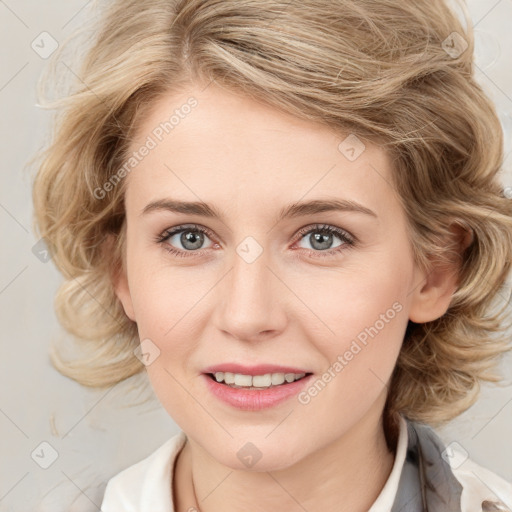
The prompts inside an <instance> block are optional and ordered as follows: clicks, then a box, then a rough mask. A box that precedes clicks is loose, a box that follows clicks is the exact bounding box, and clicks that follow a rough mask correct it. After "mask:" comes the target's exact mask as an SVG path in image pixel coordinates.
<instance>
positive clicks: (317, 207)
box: [141, 199, 377, 222]
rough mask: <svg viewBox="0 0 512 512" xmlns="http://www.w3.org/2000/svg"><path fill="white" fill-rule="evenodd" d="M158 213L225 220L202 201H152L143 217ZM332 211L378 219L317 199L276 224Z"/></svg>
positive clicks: (287, 210)
mask: <svg viewBox="0 0 512 512" xmlns="http://www.w3.org/2000/svg"><path fill="white" fill-rule="evenodd" d="M156 211H170V212H175V213H184V214H188V215H200V216H202V217H209V218H219V219H222V218H223V215H222V214H221V213H220V212H219V211H218V210H217V209H216V208H215V207H214V206H212V205H209V204H207V203H204V202H202V201H177V200H173V199H158V200H156V201H152V202H151V203H149V204H147V205H146V206H145V207H144V209H143V210H142V212H141V215H145V214H148V213H150V212H156ZM332 211H341V212H355V213H362V214H365V215H370V216H372V217H375V218H377V214H376V213H375V212H374V211H372V210H370V209H369V208H367V207H366V206H363V205H362V204H359V203H357V202H355V201H351V200H348V199H316V200H312V201H306V202H298V203H292V204H290V205H288V206H285V207H284V208H282V209H281V211H280V212H279V214H278V216H277V220H276V222H280V221H282V220H284V219H289V218H296V217H301V216H305V215H313V214H315V213H323V212H332Z"/></svg>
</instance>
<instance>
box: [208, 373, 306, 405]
mask: <svg viewBox="0 0 512 512" xmlns="http://www.w3.org/2000/svg"><path fill="white" fill-rule="evenodd" d="M203 377H204V378H205V379H206V385H207V387H208V389H209V390H210V392H211V393H212V394H213V395H215V396H216V397H217V398H220V399H221V400H222V401H223V402H225V403H227V404H229V405H231V406H233V407H236V408H238V409H242V410H244V411H260V410H262V409H267V408H268V407H273V406H275V405H278V404H280V403H282V402H284V401H286V400H288V399H289V398H291V397H292V396H294V395H297V394H298V393H300V391H301V390H302V389H303V388H304V387H305V386H306V384H307V383H308V382H309V380H310V378H311V377H313V375H308V376H306V377H304V378H302V379H300V380H296V381H294V382H291V383H288V384H283V385H281V386H275V387H271V388H266V389H261V390H259V389H240V388H232V387H230V386H227V385H226V384H221V383H220V382H217V381H216V380H214V379H212V378H211V377H210V376H208V375H206V374H203Z"/></svg>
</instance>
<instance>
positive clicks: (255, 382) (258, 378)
mask: <svg viewBox="0 0 512 512" xmlns="http://www.w3.org/2000/svg"><path fill="white" fill-rule="evenodd" d="M305 375H306V374H305V373H266V374H265V375H254V376H252V375H243V374H241V373H231V372H216V373H215V374H214V377H215V380H216V381H217V382H224V384H228V385H230V386H232V387H241V388H253V389H254V388H268V387H271V386H279V385H281V384H283V383H284V382H285V381H286V382H293V381H296V380H299V379H302V377H304V376H305Z"/></svg>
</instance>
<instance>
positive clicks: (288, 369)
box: [203, 363, 311, 376]
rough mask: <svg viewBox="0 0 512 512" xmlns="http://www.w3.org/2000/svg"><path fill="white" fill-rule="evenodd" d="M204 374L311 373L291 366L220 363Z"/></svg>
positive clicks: (206, 369)
mask: <svg viewBox="0 0 512 512" xmlns="http://www.w3.org/2000/svg"><path fill="white" fill-rule="evenodd" d="M203 372H204V373H217V372H230V373H241V374H243V375H253V376H254V375H265V374H266V373H311V372H308V371H307V370H303V369H301V368H295V367H292V366H280V365H276V364H257V365H253V366H246V365H243V364H238V363H220V364H216V365H213V366H209V367H208V368H205V369H204V370H203Z"/></svg>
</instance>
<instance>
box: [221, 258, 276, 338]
mask: <svg viewBox="0 0 512 512" xmlns="http://www.w3.org/2000/svg"><path fill="white" fill-rule="evenodd" d="M269 263H270V262H269V258H268V257H267V252H266V251H263V252H262V254H260V256H259V257H257V258H256V259H255V260H254V261H252V262H251V261H250V260H246V259H244V257H243V256H240V254H238V253H236V252H234V254H233V258H232V266H231V268H230V270H229V271H228V273H227V275H226V276H225V277H224V279H223V280H222V282H221V283H219V285H218V295H217V297H216V302H215V303H216V308H215V313H214V316H213V318H214V323H215V325H216V327H217V328H218V329H219V330H221V331H222V332H223V333H224V334H225V335H227V336H230V337H232V338H235V339H237V340H240V341H259V340H264V339H269V338H272V337H275V336H278V335H279V334H280V333H281V332H282V331H283V330H284V327H285V325H286V312H285V307H284V299H285V297H286V290H285V286H284V285H283V283H282V281H281V280H280V279H279V278H278V277H276V275H275V270H273V269H271V268H270V266H269Z"/></svg>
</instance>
